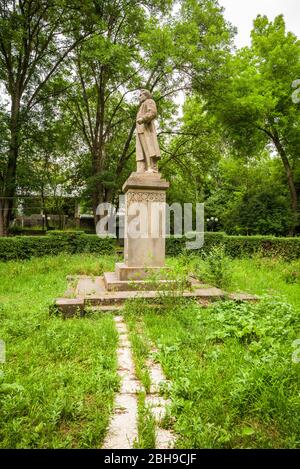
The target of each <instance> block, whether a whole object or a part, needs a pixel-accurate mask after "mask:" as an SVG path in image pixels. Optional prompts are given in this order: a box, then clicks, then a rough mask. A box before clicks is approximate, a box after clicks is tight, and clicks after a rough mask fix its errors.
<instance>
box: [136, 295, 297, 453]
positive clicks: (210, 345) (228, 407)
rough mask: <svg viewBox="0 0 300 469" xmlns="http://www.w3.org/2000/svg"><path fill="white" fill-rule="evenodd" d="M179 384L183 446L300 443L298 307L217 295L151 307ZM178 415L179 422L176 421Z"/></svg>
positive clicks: (152, 328)
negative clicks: (203, 302) (202, 304)
mask: <svg viewBox="0 0 300 469" xmlns="http://www.w3.org/2000/svg"><path fill="white" fill-rule="evenodd" d="M143 319H144V328H145V333H146V334H147V335H149V336H150V338H151V340H153V341H154V342H155V343H156V346H157V347H158V349H159V353H158V355H157V358H158V360H159V361H160V363H161V364H162V366H163V369H164V372H165V374H166V376H167V377H168V379H170V380H171V382H172V386H171V388H170V389H169V391H168V393H169V397H170V398H171V401H172V406H171V416H172V417H173V420H171V422H172V425H173V428H174V430H175V431H176V432H177V434H178V435H179V438H178V440H177V444H176V447H179V448H278V447H284V448H295V447H299V439H298V427H299V399H298V397H297V396H298V386H299V364H296V363H293V362H292V353H293V348H292V344H293V341H294V340H295V338H297V335H298V334H299V330H300V324H299V314H298V311H297V310H296V309H294V308H293V307H291V306H290V305H289V304H288V303H286V302H284V301H282V300H278V299H275V298H270V297H269V298H266V299H264V300H263V301H262V302H260V303H257V304H250V303H240V304H239V303H234V302H218V303H217V304H216V305H214V306H212V307H211V308H209V309H200V308H199V306H198V305H197V304H194V303H190V304H189V305H186V306H181V307H178V306H175V307H173V308H170V309H169V310H168V311H166V312H165V314H164V315H163V316H160V315H157V314H154V313H153V312H151V310H149V309H148V310H145V311H144V316H143ZM174 420H175V421H174Z"/></svg>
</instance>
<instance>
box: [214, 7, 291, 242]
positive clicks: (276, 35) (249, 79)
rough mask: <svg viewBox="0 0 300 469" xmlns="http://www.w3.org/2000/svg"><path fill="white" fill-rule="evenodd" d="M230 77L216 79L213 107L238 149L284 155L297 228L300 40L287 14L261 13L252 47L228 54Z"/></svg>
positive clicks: (251, 153) (248, 154)
mask: <svg viewBox="0 0 300 469" xmlns="http://www.w3.org/2000/svg"><path fill="white" fill-rule="evenodd" d="M226 74H227V78H225V79H223V80H221V81H220V82H216V83H215V85H214V93H213V94H212V96H208V95H206V99H207V102H208V103H209V104H208V106H209V108H210V109H211V110H212V111H213V112H214V113H215V114H216V115H217V116H218V118H219V120H220V122H222V124H223V125H224V128H225V135H226V136H227V137H228V139H229V141H230V142H231V143H232V144H233V147H234V148H235V149H237V151H238V153H239V154H244V155H245V156H246V157H248V158H250V159H251V158H254V157H257V156H258V155H259V154H261V152H262V151H263V150H264V149H266V148H269V150H270V151H272V150H273V151H274V150H275V151H276V153H277V155H278V156H279V157H280V159H281V162H282V165H283V168H284V171H285V174H286V180H287V186H288V189H289V195H290V201H291V208H292V211H293V214H294V216H293V222H292V223H291V227H290V233H291V234H293V233H294V232H295V229H296V226H297V225H298V223H299V220H298V194H297V187H296V185H297V184H296V179H295V173H297V172H298V171H299V170H298V169H297V168H298V167H299V151H300V115H299V107H297V105H295V104H294V103H293V101H292V91H293V90H292V83H293V81H294V80H295V78H298V77H299V76H300V41H299V40H298V39H297V38H296V37H295V36H294V35H293V34H292V33H287V32H286V29H285V23H284V19H283V17H282V16H278V17H277V18H275V20H274V22H269V21H268V19H267V17H265V16H263V17H262V16H258V17H257V19H256V20H255V21H254V29H253V31H252V46H251V47H250V48H244V49H242V50H240V51H238V52H237V53H236V54H235V55H233V56H228V61H227V63H226V65H225V66H224V76H225V77H226Z"/></svg>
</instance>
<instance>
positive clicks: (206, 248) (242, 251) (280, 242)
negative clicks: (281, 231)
mask: <svg viewBox="0 0 300 469" xmlns="http://www.w3.org/2000/svg"><path fill="white" fill-rule="evenodd" d="M187 241H189V239H187V238H186V237H182V238H175V237H174V236H173V237H170V238H167V239H166V253H167V255H169V256H178V255H180V254H186V255H195V254H197V255H201V256H204V255H205V254H207V253H209V252H210V251H211V249H212V248H213V246H218V245H220V244H223V245H224V246H225V251H226V254H227V255H228V256H230V257H249V256H253V255H257V254H259V255H261V256H264V257H281V258H283V259H286V260H292V259H298V258H299V257H300V237H297V238H276V237H273V236H228V235H226V234H225V233H204V245H203V246H202V247H201V248H200V249H196V250H195V249H191V250H188V249H186V242H187Z"/></svg>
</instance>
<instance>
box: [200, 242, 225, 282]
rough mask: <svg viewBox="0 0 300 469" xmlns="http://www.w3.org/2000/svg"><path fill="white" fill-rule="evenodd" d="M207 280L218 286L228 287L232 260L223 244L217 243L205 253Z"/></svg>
mask: <svg viewBox="0 0 300 469" xmlns="http://www.w3.org/2000/svg"><path fill="white" fill-rule="evenodd" d="M205 260H206V268H205V272H204V274H205V280H206V281H207V282H210V283H212V284H213V285H215V286H216V287H222V288H224V287H226V286H227V285H228V283H229V281H230V273H231V272H230V261H229V258H228V257H227V255H226V252H225V246H224V245H223V244H220V245H219V246H218V245H215V246H213V247H212V248H211V250H210V252H209V253H208V254H206V255H205Z"/></svg>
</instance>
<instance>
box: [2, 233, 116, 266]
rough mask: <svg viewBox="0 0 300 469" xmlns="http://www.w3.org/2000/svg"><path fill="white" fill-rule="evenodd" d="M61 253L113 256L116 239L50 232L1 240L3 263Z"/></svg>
mask: <svg viewBox="0 0 300 469" xmlns="http://www.w3.org/2000/svg"><path fill="white" fill-rule="evenodd" d="M60 252H67V253H69V254H75V253H80V252H87V253H88V252H91V253H92V252H94V253H96V254H113V253H114V252H115V239H114V238H112V237H99V236H97V235H86V234H84V233H81V232H68V231H65V232H49V234H48V235H47V236H26V237H24V236H15V237H8V238H0V259H1V260H3V261H9V260H13V259H30V258H31V257H42V256H47V255H56V254H59V253H60Z"/></svg>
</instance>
